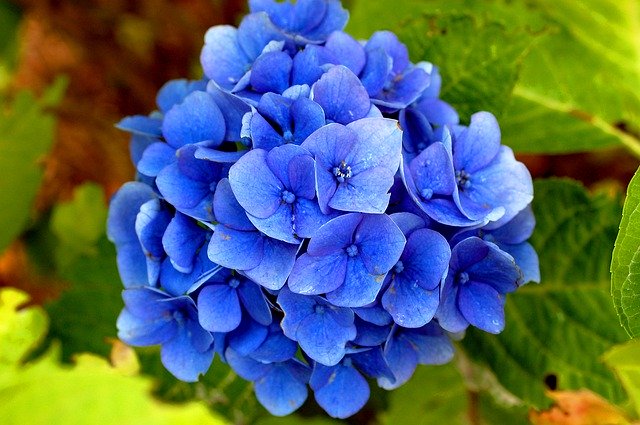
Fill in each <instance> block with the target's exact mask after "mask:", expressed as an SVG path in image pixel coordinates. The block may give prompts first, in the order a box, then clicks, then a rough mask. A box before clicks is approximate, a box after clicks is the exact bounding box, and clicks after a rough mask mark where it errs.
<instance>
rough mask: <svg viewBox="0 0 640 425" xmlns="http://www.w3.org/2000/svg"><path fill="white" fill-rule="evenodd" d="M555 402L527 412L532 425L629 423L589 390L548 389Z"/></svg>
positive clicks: (607, 424)
mask: <svg viewBox="0 0 640 425" xmlns="http://www.w3.org/2000/svg"><path fill="white" fill-rule="evenodd" d="M547 395H548V397H549V398H551V399H553V400H554V402H555V404H554V405H553V406H552V407H551V408H550V409H548V410H545V411H540V412H537V411H535V410H532V411H531V412H529V420H530V421H531V423H533V424H534V425H630V424H631V422H630V421H629V419H628V418H627V417H626V416H625V415H624V413H623V412H622V411H621V410H620V409H619V408H618V407H616V406H614V405H612V404H610V403H609V402H608V401H607V400H605V399H603V398H602V397H600V396H599V395H597V394H595V393H593V392H591V391H589V390H579V391H549V392H547Z"/></svg>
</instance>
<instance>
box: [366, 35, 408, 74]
mask: <svg viewBox="0 0 640 425" xmlns="http://www.w3.org/2000/svg"><path fill="white" fill-rule="evenodd" d="M365 49H366V50H367V51H373V50H376V49H382V50H384V52H385V53H386V54H387V55H389V57H390V58H391V60H392V61H393V68H392V69H391V71H392V72H393V73H394V74H399V73H401V72H402V71H404V70H405V68H407V67H408V66H409V64H410V62H409V51H408V50H407V47H406V46H405V45H404V44H402V43H401V42H400V40H398V37H397V36H396V35H395V34H394V33H392V32H391V31H376V32H375V33H373V34H372V35H371V37H370V38H369V40H368V41H367V44H366V45H365Z"/></svg>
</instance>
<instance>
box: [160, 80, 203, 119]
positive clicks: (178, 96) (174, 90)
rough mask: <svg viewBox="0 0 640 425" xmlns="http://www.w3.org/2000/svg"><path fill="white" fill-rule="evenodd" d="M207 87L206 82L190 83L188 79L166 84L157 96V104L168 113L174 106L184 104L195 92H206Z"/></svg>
mask: <svg viewBox="0 0 640 425" xmlns="http://www.w3.org/2000/svg"><path fill="white" fill-rule="evenodd" d="M206 87H207V82H206V81H205V80H196V81H189V80H186V79H178V80H171V81H168V82H166V83H165V84H164V85H163V86H162V87H161V88H160V90H158V95H157V96H156V103H157V105H158V107H159V108H160V111H162V112H163V113H164V112H167V111H168V110H169V109H171V108H172V107H173V106H174V105H177V104H178V103H182V101H183V100H184V98H185V97H187V95H189V94H190V93H192V92H194V91H204V90H205V89H206Z"/></svg>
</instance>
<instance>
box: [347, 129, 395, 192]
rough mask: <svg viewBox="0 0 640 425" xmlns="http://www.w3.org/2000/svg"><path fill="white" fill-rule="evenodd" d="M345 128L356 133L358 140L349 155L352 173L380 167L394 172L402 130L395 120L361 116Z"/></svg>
mask: <svg viewBox="0 0 640 425" xmlns="http://www.w3.org/2000/svg"><path fill="white" fill-rule="evenodd" d="M347 128H348V129H350V130H352V131H355V132H356V134H357V135H358V142H357V143H355V144H354V145H353V148H352V150H351V152H350V157H349V162H350V163H351V164H353V165H352V166H351V169H352V170H353V172H354V173H356V174H357V173H360V172H362V171H364V170H368V169H370V168H374V167H380V168H384V169H387V170H388V171H390V172H391V173H392V174H393V175H395V174H396V171H398V167H399V166H400V160H401V152H402V130H400V127H399V126H398V122H397V121H396V120H392V119H388V118H363V119H361V120H358V121H354V122H352V123H350V124H349V125H347ZM389 187H391V186H389Z"/></svg>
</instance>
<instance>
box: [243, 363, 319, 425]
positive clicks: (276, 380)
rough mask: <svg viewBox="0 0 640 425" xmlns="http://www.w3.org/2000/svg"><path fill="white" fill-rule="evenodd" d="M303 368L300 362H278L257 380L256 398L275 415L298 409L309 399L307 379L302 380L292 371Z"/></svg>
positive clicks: (282, 414)
mask: <svg viewBox="0 0 640 425" xmlns="http://www.w3.org/2000/svg"><path fill="white" fill-rule="evenodd" d="M291 367H299V368H303V366H302V365H301V364H299V363H294V362H291V363H288V362H287V363H276V364H274V365H273V367H272V368H271V370H270V371H269V372H268V373H267V374H265V375H264V376H262V377H261V378H259V379H258V380H256V381H255V384H254V388H255V393H256V398H257V399H258V401H259V402H260V404H262V405H263V406H264V407H265V408H266V409H267V410H268V411H269V413H271V414H272V415H274V416H286V415H288V414H290V413H293V412H294V411H295V410H297V409H298V408H299V407H300V406H302V404H303V403H304V402H305V400H306V399H307V384H306V381H300V380H298V379H296V378H297V377H296V376H295V375H293V374H292V373H291V371H290V368H291Z"/></svg>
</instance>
